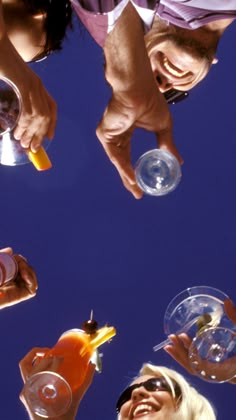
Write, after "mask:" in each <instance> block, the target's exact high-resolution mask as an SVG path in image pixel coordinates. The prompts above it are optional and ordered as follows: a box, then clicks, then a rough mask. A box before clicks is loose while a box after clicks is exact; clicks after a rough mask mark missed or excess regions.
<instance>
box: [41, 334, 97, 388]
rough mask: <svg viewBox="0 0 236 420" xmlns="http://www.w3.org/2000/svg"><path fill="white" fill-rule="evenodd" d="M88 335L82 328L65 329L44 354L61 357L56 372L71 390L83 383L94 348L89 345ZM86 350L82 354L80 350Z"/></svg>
mask: <svg viewBox="0 0 236 420" xmlns="http://www.w3.org/2000/svg"><path fill="white" fill-rule="evenodd" d="M89 341H90V336H89V335H88V334H86V333H85V332H84V331H82V330H78V329H73V330H69V331H66V332H65V333H64V334H62V336H61V337H60V338H59V340H58V342H57V343H56V345H55V346H54V347H53V348H52V349H51V350H49V352H47V353H46V354H45V356H44V357H48V356H59V357H61V356H62V357H63V360H62V361H61V363H60V365H59V367H58V368H57V373H58V374H59V375H61V376H62V377H63V378H64V379H65V380H66V381H67V382H68V384H69V385H70V387H71V390H72V392H73V391H74V390H75V389H77V388H79V387H80V385H81V384H82V383H83V381H84V379H85V376H86V372H87V368H88V363H89V360H90V358H91V356H92V354H93V352H94V349H93V348H92V347H90V346H89ZM82 349H85V350H86V352H85V354H84V355H83V356H82V355H81V350H82Z"/></svg>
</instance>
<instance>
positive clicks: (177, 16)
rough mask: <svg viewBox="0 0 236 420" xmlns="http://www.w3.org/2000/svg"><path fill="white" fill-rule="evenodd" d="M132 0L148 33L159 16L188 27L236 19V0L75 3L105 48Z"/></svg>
mask: <svg viewBox="0 0 236 420" xmlns="http://www.w3.org/2000/svg"><path fill="white" fill-rule="evenodd" d="M129 1H130V2H132V4H133V6H134V7H135V8H136V10H137V12H138V14H139V16H140V18H141V19H142V21H143V23H144V28H145V32H147V31H148V30H150V29H151V27H152V22H153V19H154V17H155V15H157V16H159V17H160V18H161V19H164V20H166V21H168V22H170V23H172V24H173V25H176V26H180V27H182V28H186V29H196V28H199V27H200V26H203V25H206V24H207V23H210V22H213V21H215V20H219V19H227V18H235V19H236V0H227V1H226V0H71V3H72V5H73V7H74V9H75V12H76V13H77V15H78V16H79V18H80V20H81V21H82V23H83V24H84V26H85V27H86V28H87V30H88V31H89V32H90V34H91V36H92V37H93V38H94V39H95V41H96V42H97V43H98V44H99V45H100V46H101V47H103V46H104V44H105V40H106V36H107V34H108V33H109V32H111V31H112V29H113V28H114V26H115V23H116V21H117V20H118V19H119V16H120V15H121V13H122V11H123V9H124V8H125V6H126V5H127V3H128V2H129Z"/></svg>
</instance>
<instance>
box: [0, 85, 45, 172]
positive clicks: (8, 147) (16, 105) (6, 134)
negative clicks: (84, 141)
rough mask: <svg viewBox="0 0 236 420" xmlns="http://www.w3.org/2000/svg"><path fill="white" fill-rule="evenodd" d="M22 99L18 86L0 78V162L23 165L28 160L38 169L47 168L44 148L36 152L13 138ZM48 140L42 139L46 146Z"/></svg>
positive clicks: (8, 164) (2, 163)
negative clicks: (25, 147) (27, 148)
mask: <svg viewBox="0 0 236 420" xmlns="http://www.w3.org/2000/svg"><path fill="white" fill-rule="evenodd" d="M21 110H22V99H21V95H20V92H19V90H18V88H17V87H16V86H15V84H14V83H12V82H11V81H10V80H9V79H6V78H1V79H0V164H1V165H7V166H16V165H24V164H26V163H29V162H30V160H31V161H32V163H33V164H34V166H35V167H36V168H37V169H38V170H44V169H49V168H50V167H51V162H50V161H49V159H48V157H47V154H46V152H45V150H44V149H43V148H42V147H41V148H40V149H39V151H38V152H37V153H33V152H31V151H29V150H26V149H24V148H23V147H22V146H21V144H20V141H19V140H16V139H15V138H14V134H13V131H14V128H15V127H16V125H17V122H18V120H19V118H20V114H21ZM48 145H49V141H47V140H45V141H44V147H45V148H47V147H48Z"/></svg>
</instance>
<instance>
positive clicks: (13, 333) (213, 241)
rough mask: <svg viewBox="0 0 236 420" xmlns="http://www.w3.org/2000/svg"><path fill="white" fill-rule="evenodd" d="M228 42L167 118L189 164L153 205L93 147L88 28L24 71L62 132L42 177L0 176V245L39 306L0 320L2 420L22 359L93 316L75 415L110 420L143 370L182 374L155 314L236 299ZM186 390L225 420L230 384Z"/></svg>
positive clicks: (230, 35) (101, 93) (148, 139)
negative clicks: (84, 383) (29, 273)
mask: <svg viewBox="0 0 236 420" xmlns="http://www.w3.org/2000/svg"><path fill="white" fill-rule="evenodd" d="M235 34H236V26H235V24H233V25H231V27H230V28H229V29H228V30H227V32H226V33H225V35H224V36H223V40H222V42H221V44H220V47H219V50H218V58H219V63H218V64H217V65H216V66H214V67H213V69H212V70H211V73H210V75H209V76H208V77H207V78H206V79H205V80H204V81H203V82H202V83H201V85H199V87H197V88H196V89H194V90H193V91H192V92H191V94H190V96H189V98H188V99H187V101H185V102H183V103H181V104H178V105H176V106H173V107H172V108H171V110H172V113H173V117H174V133H175V139H176V143H177V145H178V148H179V150H180V153H181V155H182V156H183V158H184V161H185V163H184V165H183V167H182V171H183V177H182V181H181V183H180V185H179V187H178V189H177V190H176V191H175V192H174V193H172V194H170V195H168V196H165V197H161V198H153V197H148V196H146V197H144V198H143V199H142V200H140V201H136V200H135V199H134V198H133V197H132V196H131V195H130V194H129V193H128V192H127V191H126V190H125V189H124V188H123V186H122V184H121V181H120V179H119V177H118V175H117V173H116V170H115V169H114V167H113V166H112V165H111V163H110V162H109V161H108V159H107V157H106V156H105V154H104V152H103V149H102V147H101V145H100V144H99V142H98V140H97V139H96V135H95V128H96V125H97V123H98V122H99V119H100V118H101V115H102V113H103V111H104V108H105V105H106V104H107V101H108V99H109V97H110V90H109V88H108V86H107V85H106V83H105V82H104V76H103V55H102V50H101V49H100V48H99V47H98V46H97V45H96V44H95V43H94V41H92V39H91V38H90V36H89V35H88V34H87V33H86V31H85V30H83V29H81V28H79V26H78V25H77V23H76V24H75V29H74V31H73V32H72V33H71V34H70V35H69V38H68V40H67V41H66V43H65V48H64V50H63V51H62V52H61V53H60V54H54V55H52V56H51V57H49V58H48V59H47V60H46V61H44V62H42V63H39V64H37V65H34V66H33V68H34V69H35V70H36V71H37V72H38V73H39V75H40V76H41V77H42V78H43V80H44V82H45V85H46V87H47V88H48V90H49V91H50V93H51V94H52V96H53V97H54V98H55V100H56V101H57V103H58V124H57V130H56V135H55V139H54V140H53V144H52V145H51V146H50V149H49V155H50V157H51V159H52V162H53V168H52V169H51V170H50V171H47V172H43V173H39V172H37V171H36V170H35V169H34V167H33V166H32V165H31V164H29V165H25V166H22V167H20V166H19V167H14V168H13V167H7V166H6V167H4V166H1V167H0V178H1V199H0V203H1V225H0V232H1V236H0V239H1V242H0V246H1V247H5V246H7V245H9V246H12V247H13V249H14V251H15V252H17V253H21V254H23V255H25V256H26V257H27V258H28V260H29V262H30V263H31V264H32V265H33V267H34V268H35V270H36V272H37V276H38V281H39V290H38V294H37V296H36V298H34V299H32V300H30V301H27V302H24V303H21V304H20V305H17V306H15V307H12V308H8V309H5V310H3V311H2V312H1V337H2V339H1V347H0V357H1V375H0V389H1V412H0V418H1V419H3V420H12V419H18V420H21V419H26V418H27V414H26V413H25V409H24V407H23V406H22V404H21V403H20V401H19V399H18V395H19V393H20V390H21V388H22V381H21V377H20V372H19V369H18V362H19V360H20V359H21V358H22V357H23V356H24V355H25V354H26V353H27V352H28V351H29V350H30V349H31V348H32V347H35V346H42V347H43V346H53V344H54V343H55V342H56V341H57V338H58V337H59V335H60V334H61V333H62V332H63V331H65V330H67V329H70V328H75V327H80V325H81V323H82V322H83V321H84V320H85V319H86V318H88V317H89V314H90V310H91V308H93V310H94V315H95V318H96V319H97V321H98V322H99V325H100V326H102V325H103V324H105V323H108V324H110V325H114V326H115V327H116V328H117V336H116V337H115V338H114V339H113V341H112V342H111V343H110V344H109V345H108V344H106V345H104V346H103V348H102V349H101V351H102V352H103V354H104V357H103V373H102V375H98V374H97V375H96V377H95V379H94V382H93V384H92V386H91V388H90V389H89V391H88V392H87V394H86V396H85V398H84V400H83V402H82V403H81V407H80V409H79V414H78V418H79V419H85V420H88V419H92V418H93V419H99V418H101V419H103V420H111V419H115V418H116V414H115V410H114V406H115V402H116V398H117V396H118V394H119V392H120V391H121V389H122V388H123V387H125V385H126V384H127V383H128V382H129V380H130V379H131V378H132V377H133V376H134V375H135V374H136V373H137V371H138V370H139V368H140V367H141V364H142V363H143V362H146V361H152V362H153V363H155V364H167V365H168V366H170V367H173V368H178V369H179V371H180V372H182V373H183V370H182V369H181V368H180V367H178V366H177V364H176V363H175V362H174V361H173V360H172V359H171V358H170V357H169V356H168V355H167V354H165V353H164V351H160V352H158V353H154V352H153V351H152V347H153V345H155V344H156V343H158V342H159V341H161V340H162V339H164V338H165V337H164V332H163V316H164V312H165V309H166V306H167V304H168V303H169V301H170V300H171V299H172V298H173V297H174V296H175V295H176V294H177V293H178V292H180V291H181V290H183V289H185V288H186V287H191V286H196V285H202V284H206V285H209V286H214V287H217V288H219V289H222V290H223V291H225V293H227V294H228V295H230V296H231V297H232V298H233V299H234V298H235V271H236V260H235V252H236V250H235V239H236V222H235V212H236V200H235V194H236V192H235V179H236V166H235V161H236V159H235V158H236V136H235V121H236V110H235V100H234V98H235V96H236V84H235V83H234V81H235V73H236V57H235V52H234V51H233V47H232V45H234V39H235ZM153 147H155V139H154V135H153V134H152V133H146V132H144V131H142V130H137V131H136V132H135V135H134V138H133V149H132V154H133V156H132V159H133V162H135V161H136V160H137V158H138V157H139V156H140V155H141V154H142V153H143V152H144V151H146V150H148V149H151V148H153ZM189 379H190V380H191V382H192V383H193V384H195V385H196V386H198V387H199V389H200V390H201V391H202V392H203V393H204V394H205V395H206V396H207V397H208V398H210V399H211V400H212V401H213V403H214V404H215V406H216V408H217V410H218V418H219V419H220V420H221V419H222V420H234V419H235V388H234V386H233V385H229V384H209V383H206V382H204V381H201V380H198V379H197V378H194V377H191V378H189Z"/></svg>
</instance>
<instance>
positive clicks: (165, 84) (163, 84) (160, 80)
mask: <svg viewBox="0 0 236 420" xmlns="http://www.w3.org/2000/svg"><path fill="white" fill-rule="evenodd" d="M155 78H156V83H157V86H158V88H159V90H160V92H162V93H164V92H166V91H167V90H170V89H172V88H173V82H171V81H170V80H169V79H167V78H166V77H165V76H163V75H159V74H156V75H155Z"/></svg>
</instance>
